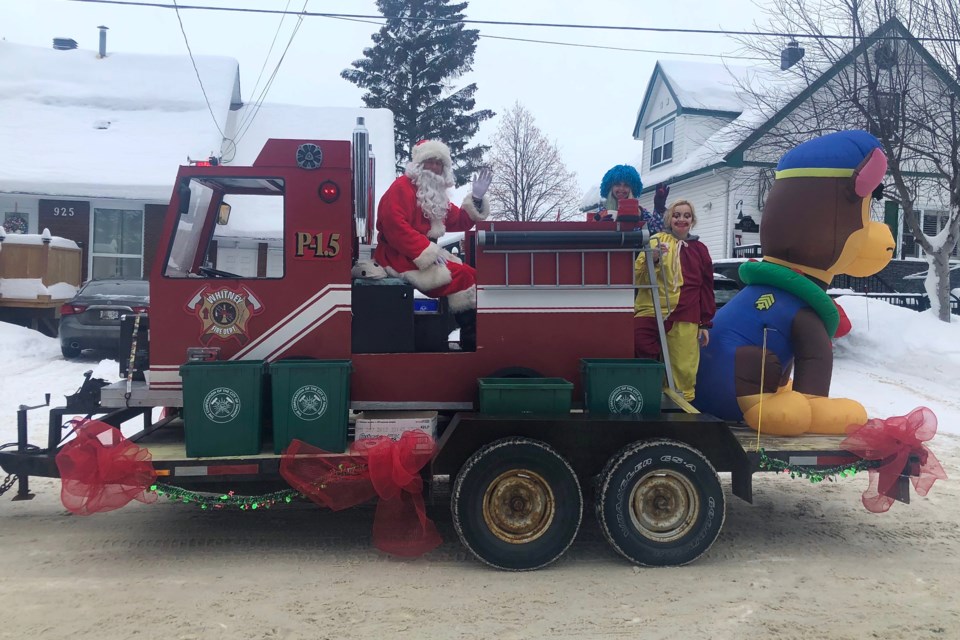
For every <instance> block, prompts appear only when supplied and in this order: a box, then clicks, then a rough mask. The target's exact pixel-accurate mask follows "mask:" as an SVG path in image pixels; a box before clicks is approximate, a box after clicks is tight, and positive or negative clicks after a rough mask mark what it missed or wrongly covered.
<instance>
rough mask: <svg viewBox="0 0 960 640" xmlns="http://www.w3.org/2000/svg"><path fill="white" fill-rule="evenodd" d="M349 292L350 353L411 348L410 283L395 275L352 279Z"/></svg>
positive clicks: (412, 347) (395, 351)
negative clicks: (360, 279) (350, 309)
mask: <svg viewBox="0 0 960 640" xmlns="http://www.w3.org/2000/svg"><path fill="white" fill-rule="evenodd" d="M359 282H363V284H359ZM368 282H369V283H368ZM352 294H353V300H352V303H351V305H352V307H353V324H352V339H351V347H352V351H353V353H412V352H413V351H414V349H415V343H414V334H413V287H412V286H410V285H409V284H407V283H405V282H404V281H403V280H400V279H399V278H387V279H385V280H373V281H355V282H354V285H353V292H352Z"/></svg>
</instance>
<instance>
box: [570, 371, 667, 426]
mask: <svg viewBox="0 0 960 640" xmlns="http://www.w3.org/2000/svg"><path fill="white" fill-rule="evenodd" d="M580 371H581V373H582V374H583V378H582V379H583V394H584V398H583V406H584V408H586V410H587V411H589V412H590V413H596V414H630V413H636V414H640V415H648V416H650V415H654V416H655V415H657V414H659V413H660V400H661V397H662V394H663V363H662V362H657V361H656V360H644V359H637V358H630V359H617V358H581V359H580Z"/></svg>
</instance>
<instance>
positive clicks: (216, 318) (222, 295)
mask: <svg viewBox="0 0 960 640" xmlns="http://www.w3.org/2000/svg"><path fill="white" fill-rule="evenodd" d="M187 310H189V311H192V312H193V313H195V314H197V317H198V318H200V322H201V325H202V330H201V333H200V342H201V343H203V344H208V343H209V342H210V341H211V340H213V339H214V338H219V339H221V340H229V339H231V338H233V339H236V340H237V341H238V342H239V343H240V344H246V342H247V340H248V335H247V322H249V320H250V318H251V317H252V316H254V315H256V314H258V313H260V312H261V311H263V305H261V304H260V301H259V300H257V298H256V297H255V296H254V295H253V293H252V292H251V291H250V290H249V289H247V288H246V287H240V289H239V290H235V289H228V288H225V287H215V286H212V285H207V286H205V287H204V288H203V289H201V290H200V291H198V292H197V293H196V295H194V296H193V298H192V299H191V300H190V302H189V303H187Z"/></svg>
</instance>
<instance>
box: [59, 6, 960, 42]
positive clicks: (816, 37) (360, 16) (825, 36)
mask: <svg viewBox="0 0 960 640" xmlns="http://www.w3.org/2000/svg"><path fill="white" fill-rule="evenodd" d="M69 1H70V2H87V3H93V4H114V5H126V6H134V7H153V8H157V9H172V8H174V7H175V4H174V5H170V4H165V3H162V2H133V1H132V0H69ZM174 2H175V0H174ZM179 8H180V9H194V10H199V11H226V12H234V13H266V14H285V13H294V14H295V15H301V14H296V13H295V12H290V11H286V10H280V9H251V8H244V7H211V6H207V5H180V6H179ZM302 15H303V16H304V17H310V18H357V19H381V20H383V19H387V20H406V21H408V22H457V23H463V24H484V25H498V26H510V27H545V28H551V29H594V30H601V31H643V32H651V33H685V34H691V35H723V36H761V37H769V38H790V39H797V38H803V39H808V40H858V41H863V40H869V38H865V37H863V36H859V35H855V34H853V35H847V34H822V33H821V34H815V33H789V32H778V31H729V30H724V29H682V28H676V27H635V26H630V25H604V24H575V23H558V22H519V21H512V20H474V19H470V18H418V17H412V16H382V15H368V14H357V13H326V12H315V11H311V12H305V13H303V14H302ZM877 39H878V40H908V39H909V38H907V37H905V36H897V35H890V36H883V37H881V38H877ZM915 39H916V40H918V41H921V42H952V43H960V38H938V37H918V38H915Z"/></svg>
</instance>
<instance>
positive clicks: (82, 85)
mask: <svg viewBox="0 0 960 640" xmlns="http://www.w3.org/2000/svg"><path fill="white" fill-rule="evenodd" d="M70 42H72V41H70ZM74 45H75V43H74ZM193 62H195V63H196V71H195V70H194V64H193ZM193 62H192V61H191V59H190V57H188V56H160V55H140V54H129V53H122V52H109V53H108V52H106V51H103V52H97V51H87V50H82V49H76V48H72V49H70V48H68V49H65V50H57V49H53V48H51V49H46V48H42V47H33V46H26V45H19V44H14V43H11V42H6V41H0V150H2V152H0V224H2V225H3V226H4V228H5V229H6V230H7V233H8V234H11V233H40V232H42V231H43V229H44V228H47V229H49V230H50V232H51V233H52V234H53V235H55V236H60V237H64V238H68V239H70V240H73V241H75V242H76V243H77V244H78V245H79V246H80V247H81V248H82V249H83V250H84V278H85V279H86V278H92V277H108V276H120V277H132V278H139V277H142V276H145V275H146V274H147V273H148V271H149V268H150V265H151V264H152V261H153V259H154V257H155V252H156V241H155V239H156V237H157V235H158V234H159V229H160V224H161V221H162V218H163V215H164V213H165V211H166V206H167V203H168V202H169V200H170V196H171V194H172V192H173V188H174V179H175V177H176V173H177V169H178V167H179V166H180V165H183V164H186V163H187V162H188V158H189V159H193V160H206V159H207V158H208V157H210V156H218V157H220V158H221V161H222V162H224V163H225V164H249V163H251V162H252V161H253V160H254V158H256V156H257V154H258V152H259V151H260V149H261V147H262V146H263V144H264V142H266V140H267V139H268V138H283V137H290V138H312V139H325V138H333V139H346V140H349V139H350V135H351V132H352V130H353V128H354V125H355V122H356V118H357V116H364V117H365V119H366V126H367V128H368V129H369V130H370V141H371V144H372V145H373V153H374V155H375V156H376V157H378V158H383V159H384V161H382V162H378V163H377V176H376V194H377V197H378V198H379V196H380V194H382V193H383V191H385V190H386V188H387V187H388V186H389V184H390V182H392V180H393V178H394V177H395V176H394V169H393V154H394V137H393V115H392V114H391V113H390V112H389V111H387V110H382V109H331V108H320V107H312V106H293V105H277V104H269V103H268V104H249V105H245V104H244V103H243V102H242V100H241V94H240V72H239V65H238V63H237V61H236V60H235V59H233V58H227V57H217V56H196V57H195V60H194V61H193ZM198 74H199V76H200V78H201V80H202V89H201V85H200V83H199V82H198V80H197V75H198ZM238 233H239V234H240V237H235V238H230V239H229V240H227V239H222V240H221V243H223V244H224V245H225V246H223V247H221V251H220V255H221V258H222V259H223V260H225V261H226V262H228V263H230V266H231V267H232V268H229V267H224V270H229V271H233V272H237V273H241V274H243V275H256V273H257V271H258V270H260V271H262V270H263V269H264V268H269V263H270V262H271V261H270V256H271V255H272V254H275V253H276V249H277V247H279V243H280V238H279V230H278V229H267V228H259V227H258V226H257V221H255V220H252V221H248V224H247V225H246V226H245V227H244V226H241V229H240V231H239V232H238ZM264 260H267V262H268V264H267V265H264V264H262V263H263V261H264ZM242 265H245V266H242ZM251 269H252V272H251Z"/></svg>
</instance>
